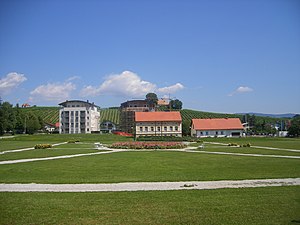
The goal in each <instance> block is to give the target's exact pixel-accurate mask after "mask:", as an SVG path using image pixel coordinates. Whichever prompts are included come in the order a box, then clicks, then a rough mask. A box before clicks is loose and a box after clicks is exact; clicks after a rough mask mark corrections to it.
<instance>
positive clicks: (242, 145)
mask: <svg viewBox="0 0 300 225" xmlns="http://www.w3.org/2000/svg"><path fill="white" fill-rule="evenodd" d="M228 146H236V147H251V144H250V143H247V144H241V145H239V144H237V143H229V144H228Z"/></svg>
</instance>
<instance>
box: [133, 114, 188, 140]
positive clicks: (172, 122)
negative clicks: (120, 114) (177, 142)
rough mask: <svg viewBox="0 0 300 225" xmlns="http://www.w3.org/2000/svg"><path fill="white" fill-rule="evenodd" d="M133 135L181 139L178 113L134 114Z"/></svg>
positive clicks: (180, 123)
mask: <svg viewBox="0 0 300 225" xmlns="http://www.w3.org/2000/svg"><path fill="white" fill-rule="evenodd" d="M135 135H136V137H139V136H177V137H181V136H182V118H181V115H180V112H135Z"/></svg>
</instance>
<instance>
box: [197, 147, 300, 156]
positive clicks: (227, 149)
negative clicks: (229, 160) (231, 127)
mask: <svg viewBox="0 0 300 225" xmlns="http://www.w3.org/2000/svg"><path fill="white" fill-rule="evenodd" d="M204 146H205V147H204V149H198V150H199V151H210V152H231V153H243V154H261V155H283V156H299V157H300V150H299V152H296V151H286V150H271V149H261V148H255V147H242V148H240V147H229V146H221V145H215V144H205V145H204Z"/></svg>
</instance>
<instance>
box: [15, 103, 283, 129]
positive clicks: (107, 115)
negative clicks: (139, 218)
mask: <svg viewBox="0 0 300 225" xmlns="http://www.w3.org/2000/svg"><path fill="white" fill-rule="evenodd" d="M20 109H21V110H23V111H25V112H32V113H34V114H35V115H37V116H40V117H41V118H43V120H44V122H45V123H51V124H54V123H56V122H58V121H59V118H58V111H59V107H39V106H36V107H29V108H20ZM180 113H181V116H182V120H183V123H190V121H191V120H192V119H193V118H198V119H202V118H226V117H227V118H232V117H235V118H240V119H242V117H243V116H242V115H237V114H224V113H212V112H203V111H196V110H191V109H182V110H180ZM100 117H101V119H100V122H103V121H111V122H113V123H115V124H117V125H118V124H120V111H119V108H118V107H111V108H106V109H101V111H100ZM256 120H258V121H262V120H264V121H265V122H266V123H276V121H278V118H271V117H261V116H256Z"/></svg>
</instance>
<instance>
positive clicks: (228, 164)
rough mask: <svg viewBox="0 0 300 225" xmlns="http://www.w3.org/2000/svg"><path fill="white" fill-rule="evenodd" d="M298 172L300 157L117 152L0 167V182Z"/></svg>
mask: <svg viewBox="0 0 300 225" xmlns="http://www.w3.org/2000/svg"><path fill="white" fill-rule="evenodd" d="M286 177H300V159H282V158H263V157H243V156H227V155H212V154H205V153H188V152H172V151H149V152H144V151H140V152H119V153H110V154H103V155H93V156H84V157H77V158H71V159H57V160H49V161H38V162H30V163H18V164H9V165H1V166H0V182H1V183H32V182H33V183H117V182H142V181H193V180H195V181H202V180H242V179H263V178H286Z"/></svg>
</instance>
